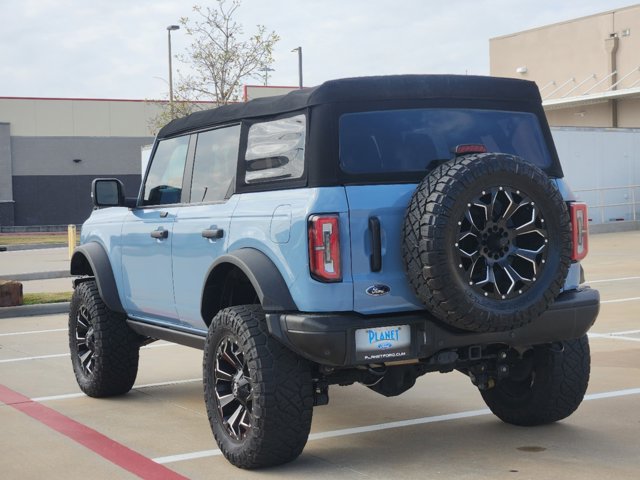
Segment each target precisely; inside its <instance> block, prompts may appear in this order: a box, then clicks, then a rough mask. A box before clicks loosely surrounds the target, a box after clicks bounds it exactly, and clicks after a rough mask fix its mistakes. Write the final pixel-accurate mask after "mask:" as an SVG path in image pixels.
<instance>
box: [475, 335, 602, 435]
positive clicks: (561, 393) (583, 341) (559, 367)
mask: <svg viewBox="0 0 640 480" xmlns="http://www.w3.org/2000/svg"><path fill="white" fill-rule="evenodd" d="M590 364H591V355H590V351H589V340H588V338H587V336H586V335H584V336H583V337H581V338H577V339H574V340H566V341H564V342H559V343H556V344H552V345H539V346H536V347H534V348H533V349H531V350H529V351H527V352H525V353H524V354H523V356H522V359H521V360H519V362H518V363H517V364H515V365H513V367H514V368H513V370H514V371H515V372H518V373H517V375H514V376H512V377H511V378H506V379H503V380H501V381H500V382H498V384H497V385H496V386H495V387H493V388H491V389H489V390H484V391H481V393H482V398H483V399H484V401H485V403H486V404H487V406H488V407H489V408H490V409H491V411H492V412H493V413H494V414H495V415H496V416H497V417H498V418H500V419H501V420H502V421H503V422H506V423H511V424H513V425H521V426H534V425H544V424H547V423H552V422H557V421H558V420H562V419H563V418H566V417H568V416H569V415H571V414H572V413H573V412H574V411H575V410H576V409H577V408H578V406H579V405H580V403H581V402H582V400H583V398H584V394H585V392H586V390H587V385H588V383H589V373H590Z"/></svg>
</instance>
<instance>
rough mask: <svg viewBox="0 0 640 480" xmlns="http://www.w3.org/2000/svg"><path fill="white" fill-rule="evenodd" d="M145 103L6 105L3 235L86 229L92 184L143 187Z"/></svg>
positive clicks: (1, 156) (1, 164)
mask: <svg viewBox="0 0 640 480" xmlns="http://www.w3.org/2000/svg"><path fill="white" fill-rule="evenodd" d="M158 109H159V105H158V104H157V103H149V102H146V101H132V100H96V99H60V98H56V99H47V98H6V97H5V98H0V227H1V226H4V227H6V226H14V225H20V226H29V225H65V224H69V223H82V222H83V221H84V220H85V219H86V218H87V217H88V216H89V214H90V213H91V208H92V207H91V197H90V186H91V181H92V180H93V179H94V178H96V177H99V176H108V177H117V178H119V179H120V180H122V182H123V183H124V185H125V189H126V191H127V192H129V193H130V194H135V193H136V192H137V191H138V188H139V185H140V176H141V172H140V164H141V162H140V149H141V147H142V146H143V145H147V144H150V143H152V142H153V134H152V131H151V128H150V127H149V122H150V120H151V119H152V118H153V117H154V116H155V115H157V113H158Z"/></svg>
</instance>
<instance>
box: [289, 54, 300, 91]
mask: <svg viewBox="0 0 640 480" xmlns="http://www.w3.org/2000/svg"><path fill="white" fill-rule="evenodd" d="M291 51H292V52H296V51H297V52H298V81H299V84H300V88H302V47H296V48H294V49H293V50H291Z"/></svg>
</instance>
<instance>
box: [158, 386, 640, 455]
mask: <svg viewBox="0 0 640 480" xmlns="http://www.w3.org/2000/svg"><path fill="white" fill-rule="evenodd" d="M638 394H640V388H630V389H627V390H616V391H612V392H603V393H592V394H590V395H585V397H584V399H585V401H587V400H601V399H604V398H616V397H624V396H627V395H638ZM490 413H491V411H490V410H489V409H486V408H484V409H482V410H470V411H467V412H460V413H451V414H448V415H436V416H433V417H422V418H415V419H412V420H401V421H398V422H388V423H379V424H377V425H367V426H363V427H355V428H343V429H341V430H330V431H328V432H319V433H313V434H311V435H309V441H313V440H323V439H326V438H333V437H343V436H345V435H355V434H358V433H367V432H376V431H380V430H388V429H391V428H402V427H410V426H413V425H424V424H427V423H436V422H446V421H449V420H459V419H461V418H471V417H479V416H482V415H488V414H490ZM221 454H222V452H221V451H220V450H218V449H215V450H200V451H198V452H190V453H182V454H178V455H168V456H165V457H156V458H154V459H153V461H154V462H156V463H160V464H166V463H174V462H181V461H184V460H195V459H196V458H204V457H213V456H217V455H221Z"/></svg>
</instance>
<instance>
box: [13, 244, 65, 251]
mask: <svg viewBox="0 0 640 480" xmlns="http://www.w3.org/2000/svg"><path fill="white" fill-rule="evenodd" d="M66 247H67V244H66V243H34V244H33V245H29V244H21V245H3V246H2V247H0V252H1V251H6V252H15V251H18V250H42V249H45V248H66ZM3 248H4V250H2V249H3Z"/></svg>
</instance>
